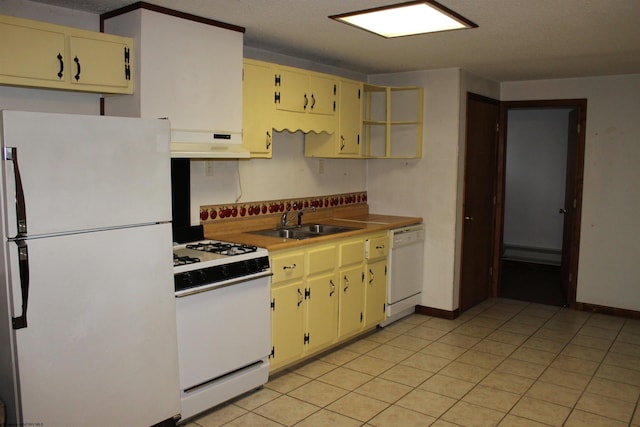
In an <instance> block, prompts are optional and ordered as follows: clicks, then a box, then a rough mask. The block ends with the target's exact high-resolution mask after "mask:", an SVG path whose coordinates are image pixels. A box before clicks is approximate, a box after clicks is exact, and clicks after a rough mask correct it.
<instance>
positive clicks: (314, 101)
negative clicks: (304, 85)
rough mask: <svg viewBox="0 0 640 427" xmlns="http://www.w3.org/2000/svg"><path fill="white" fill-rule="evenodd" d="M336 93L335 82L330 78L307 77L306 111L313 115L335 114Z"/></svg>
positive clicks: (336, 84)
mask: <svg viewBox="0 0 640 427" xmlns="http://www.w3.org/2000/svg"><path fill="white" fill-rule="evenodd" d="M337 93H338V81H337V80H335V79H332V78H330V77H321V76H309V90H308V94H307V97H308V98H309V106H308V108H307V111H308V112H310V113H314V114H326V115H333V114H335V113H336V98H337Z"/></svg>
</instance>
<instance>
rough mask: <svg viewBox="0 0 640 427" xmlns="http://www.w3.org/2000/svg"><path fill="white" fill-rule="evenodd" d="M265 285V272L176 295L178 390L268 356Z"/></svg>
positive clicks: (268, 317)
mask: <svg viewBox="0 0 640 427" xmlns="http://www.w3.org/2000/svg"><path fill="white" fill-rule="evenodd" d="M270 286H271V274H270V273H268V274H266V275H263V276H262V277H257V278H255V277H254V278H251V279H248V280H245V279H238V280H235V281H233V283H232V284H226V285H225V286H220V287H213V288H211V285H209V286H208V287H207V288H208V290H206V291H205V292H197V293H192V294H188V295H184V296H177V297H176V316H177V324H178V358H179V368H180V389H181V390H182V391H183V392H185V391H189V390H190V389H193V388H194V387H198V386H204V385H206V384H208V383H210V382H212V381H215V380H216V379H219V378H220V377H222V376H224V375H226V374H229V373H230V372H233V371H236V370H239V369H242V368H245V367H247V366H249V365H252V364H254V363H256V362H259V361H260V360H264V359H266V358H267V357H268V355H269V353H270V351H271V313H270V307H269V298H270Z"/></svg>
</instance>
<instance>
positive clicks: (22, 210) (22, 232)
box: [4, 147, 27, 237]
mask: <svg viewBox="0 0 640 427" xmlns="http://www.w3.org/2000/svg"><path fill="white" fill-rule="evenodd" d="M4 158H5V160H9V161H11V162H12V163H13V175H14V179H15V182H16V220H17V226H18V235H17V236H16V237H24V236H26V235H27V208H26V205H25V201H24V189H23V188H22V178H20V169H19V168H18V149H17V148H16V147H5V151H4Z"/></svg>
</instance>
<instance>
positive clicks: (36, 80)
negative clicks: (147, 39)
mask: <svg viewBox="0 0 640 427" xmlns="http://www.w3.org/2000/svg"><path fill="white" fill-rule="evenodd" d="M0 39H1V40H3V42H2V43H1V44H0V84H8V85H17V86H31V87H41V88H53V89H65V90H76V91H84V92H99V93H124V94H130V93H133V40H132V39H130V38H127V37H120V36H114V35H111V34H104V33H99V32H95V31H87V30H81V29H78V28H73V27H65V26H62V25H54V24H49V23H46V22H40V21H33V20H30V19H22V18H15V17H11V16H5V15H0Z"/></svg>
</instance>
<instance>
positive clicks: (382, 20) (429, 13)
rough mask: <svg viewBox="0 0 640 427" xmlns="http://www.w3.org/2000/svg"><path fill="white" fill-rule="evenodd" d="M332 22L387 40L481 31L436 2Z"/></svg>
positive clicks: (348, 15) (394, 7) (357, 14)
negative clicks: (465, 29) (338, 22)
mask: <svg viewBox="0 0 640 427" xmlns="http://www.w3.org/2000/svg"><path fill="white" fill-rule="evenodd" d="M329 18H331V19H335V20H336V21H340V22H343V23H345V24H349V25H353V26H355V27H359V28H362V29H364V30H366V31H370V32H372V33H375V34H378V35H381V36H383V37H387V38H392V37H402V36H409V35H414V34H424V33H434V32H438V31H448V30H459V29H463V28H474V27H477V25H476V24H474V23H473V22H471V21H469V20H468V19H467V18H465V17H463V16H461V15H459V14H457V13H456V12H454V11H452V10H450V9H448V8H446V7H444V6H442V5H441V4H439V3H437V2H435V1H432V0H422V1H412V2H409V3H401V4H396V5H391V6H383V7H376V8H373V9H366V10H361V11H357V12H351V13H345V14H341V15H333V16H330V17H329Z"/></svg>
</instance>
